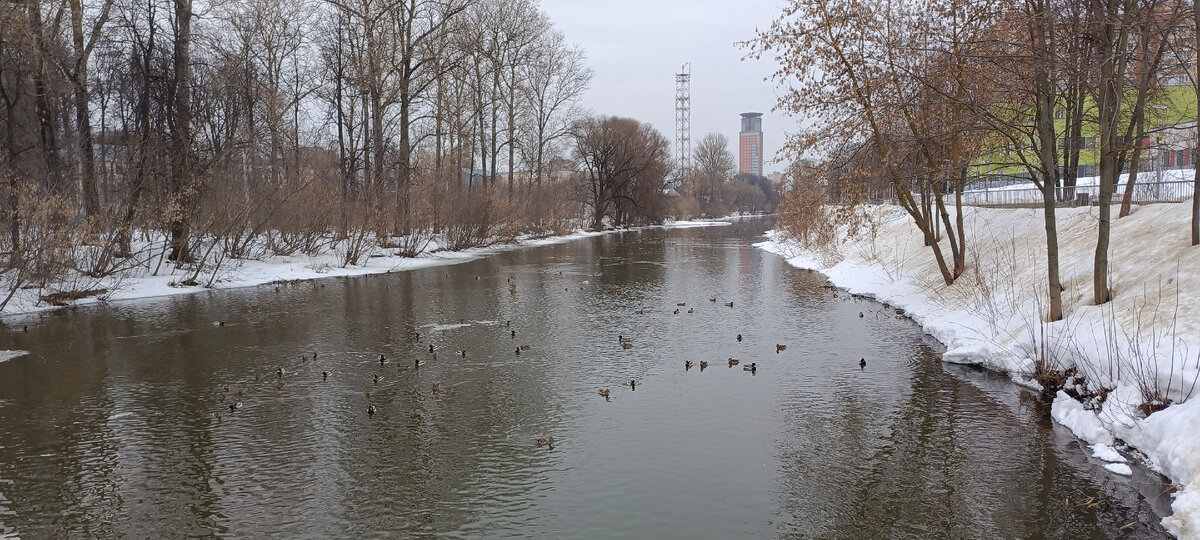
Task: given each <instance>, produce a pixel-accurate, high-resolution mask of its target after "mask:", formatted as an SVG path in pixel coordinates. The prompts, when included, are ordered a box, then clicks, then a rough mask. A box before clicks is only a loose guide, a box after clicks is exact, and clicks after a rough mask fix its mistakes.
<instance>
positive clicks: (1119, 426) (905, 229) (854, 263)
mask: <svg viewBox="0 0 1200 540" xmlns="http://www.w3.org/2000/svg"><path fill="white" fill-rule="evenodd" d="M1158 206H1160V207H1162V208H1159V209H1157V210H1150V211H1144V210H1145V209H1138V212H1136V213H1135V215H1134V216H1138V215H1139V214H1140V215H1141V216H1142V218H1141V219H1139V218H1137V217H1131V218H1126V220H1123V221H1125V223H1122V225H1124V226H1126V227H1142V228H1146V229H1157V231H1156V233H1155V234H1157V235H1158V236H1159V237H1166V236H1167V235H1171V234H1179V235H1180V237H1181V238H1184V237H1185V235H1186V229H1185V227H1186V225H1187V216H1185V215H1183V214H1185V213H1186V212H1187V211H1190V210H1189V209H1188V206H1189V205H1188V204H1186V203H1184V204H1172V205H1158ZM1172 207H1173V208H1172ZM1164 209H1165V210H1164ZM872 212H873V214H874V215H875V216H877V217H879V216H882V217H881V218H880V219H878V221H877V222H876V225H877V228H876V233H875V235H874V236H873V237H871V238H870V239H862V238H858V239H846V240H844V242H843V244H842V245H840V246H839V247H838V248H837V249H836V253H831V252H828V251H822V252H820V253H818V252H813V251H810V250H807V249H804V248H802V247H800V246H799V245H797V244H796V243H795V242H791V241H788V240H786V239H785V238H783V236H782V235H781V233H780V232H779V231H778V230H776V231H769V232H768V233H767V234H766V240H765V241H763V242H759V243H756V244H755V247H758V248H760V249H763V250H764V251H767V252H770V253H775V254H777V255H780V256H781V257H783V258H784V259H785V260H786V261H787V262H788V264H790V265H791V266H794V267H797V268H801V269H806V270H811V271H816V272H819V273H821V274H823V275H824V276H825V277H826V278H827V279H828V280H829V281H830V283H831V284H832V285H833V286H835V287H837V288H839V289H844V290H846V291H847V292H849V293H851V294H854V295H858V296H863V297H869V298H873V299H874V300H876V301H878V302H880V303H882V304H884V306H885V307H889V309H888V311H890V310H891V309H895V310H896V311H895V312H896V313H898V314H903V315H904V316H907V317H909V318H911V319H912V320H914V321H915V322H916V323H917V324H918V325H919V326H920V327H921V328H922V330H923V331H925V332H926V333H927V334H929V335H930V336H932V337H934V338H935V339H938V340H939V341H940V342H941V343H942V344H944V345H945V346H946V352H945V353H944V355H943V361H946V362H952V363H962V364H972V365H977V366H980V367H983V368H986V369H989V370H992V371H996V372H1000V373H1004V374H1006V375H1008V376H1009V377H1010V378H1011V379H1012V380H1013V381H1014V382H1015V383H1016V384H1019V385H1022V386H1027V387H1031V388H1034V389H1037V390H1040V389H1041V386H1040V385H1039V384H1038V383H1037V382H1036V381H1034V380H1032V379H1031V378H1029V377H1027V376H1025V374H1026V373H1029V372H1030V371H1031V369H1029V368H1030V367H1031V365H1032V363H1033V361H1032V359H1030V358H1028V353H1027V352H1026V351H1024V350H1022V349H1023V348H1027V347H1028V345H1027V344H1023V343H1020V342H1019V341H1020V340H1019V339H1017V338H1016V337H1015V336H1014V335H1013V333H1011V332H1010V335H1009V339H998V338H997V335H998V332H997V328H996V320H995V319H994V317H995V314H991V317H993V319H992V320H986V318H985V317H979V316H972V314H969V313H964V312H963V311H964V309H969V308H965V307H964V306H969V305H971V302H970V301H969V300H964V298H965V297H970V296H971V293H970V292H969V291H962V290H959V291H957V293H948V292H947V291H948V290H953V289H955V288H956V287H957V288H958V289H970V287H958V283H956V285H953V286H949V287H947V286H945V285H944V284H942V283H941V282H940V276H936V275H933V276H931V275H930V274H931V272H930V266H932V259H933V257H932V255H931V253H930V252H929V249H928V248H925V247H922V246H921V245H920V242H919V238H920V236H919V235H918V234H914V231H915V226H913V225H912V224H911V219H909V218H908V216H907V215H906V214H905V213H904V212H903V211H902V210H900V209H899V208H897V207H886V206H884V207H877V208H875V209H873V210H872ZM965 213H966V214H968V215H969V216H970V217H969V218H968V222H970V223H972V224H975V223H976V222H981V223H982V226H979V227H970V228H971V229H975V230H971V231H969V232H968V239H972V238H975V239H976V240H977V241H978V237H975V236H973V233H975V232H977V231H983V230H999V231H1001V234H1005V233H1011V234H1012V237H1013V239H1012V244H1013V246H1014V248H1013V251H1014V253H1016V252H1018V251H1019V249H1020V248H1017V247H1016V246H1017V244H1018V241H1017V240H1016V238H1017V237H1018V236H1020V237H1023V238H1026V239H1027V238H1028V237H1031V236H1033V237H1036V236H1037V235H1038V234H1040V235H1041V243H1040V246H1041V249H1042V250H1043V251H1041V253H1042V258H1043V259H1044V247H1045V240H1044V229H1041V228H1040V227H1041V223H1040V216H1038V215H1037V214H1036V213H1035V212H1034V211H1028V212H1027V211H1015V210H1002V209H976V208H972V209H968V210H967V212H965ZM1002 213H1010V214H1020V219H1016V220H1011V219H1008V220H1006V219H996V217H997V215H999V214H1002ZM1164 213H1165V214H1168V215H1169V217H1172V218H1180V219H1173V220H1163V219H1162V218H1163V217H1164V216H1163V214H1164ZM1175 214H1179V215H1175ZM1008 217H1011V215H1010V216H1008ZM1063 217H1064V218H1065V219H1064V221H1067V222H1068V223H1070V224H1071V225H1072V226H1087V225H1088V224H1089V223H1092V222H1093V219H1092V218H1093V217H1094V216H1092V215H1090V213H1089V210H1087V209H1081V210H1077V211H1074V212H1067V215H1066V216H1063ZM981 218H982V219H981ZM1172 222H1173V223H1176V224H1178V225H1179V226H1178V227H1174V228H1178V229H1179V231H1175V230H1174V228H1169V227H1163V225H1164V223H1172ZM997 224H1000V225H1001V226H999V227H997V226H996V225H997ZM1021 228H1025V229H1027V230H1024V231H1022V230H1020V229H1021ZM1164 228H1168V229H1170V230H1163V229H1164ZM1063 229H1066V231H1070V230H1071V227H1063ZM1092 230H1094V229H1092ZM1063 232H1064V231H1060V238H1062V237H1063V236H1062V235H1063ZM1116 234H1117V233H1115V232H1114V235H1116ZM914 238H915V239H917V241H916V244H915V246H914V245H913V244H912V240H913V239H914ZM1028 243H1029V244H1031V245H1032V247H1033V248H1034V249H1036V248H1037V245H1038V243H1037V242H1036V241H1034V242H1028ZM879 245H883V246H887V248H886V249H883V250H881V249H880V248H879ZM976 245H977V246H984V245H987V244H985V243H984V242H978V243H977V244H976ZM1093 246H1094V238H1093ZM1022 247H1025V246H1022ZM1194 250H1195V249H1194V248H1193V251H1194ZM881 251H882V252H884V253H882V254H881ZM1063 251H1064V255H1063V256H1062V259H1063V264H1062V266H1063V269H1064V272H1063V273H1064V276H1063V278H1064V279H1063V282H1064V283H1066V284H1068V286H1070V284H1076V285H1078V282H1079V281H1080V280H1081V279H1082V277H1081V276H1079V275H1070V274H1082V273H1087V274H1088V275H1087V276H1086V278H1087V279H1088V280H1090V266H1088V265H1087V264H1086V262H1087V261H1076V260H1072V257H1071V255H1072V254H1071V253H1070V250H1063ZM1082 251H1085V252H1086V250H1082ZM1036 254H1037V253H1036V252H1034V253H1032V254H1025V255H1036ZM1021 256H1022V255H1017V257H1021ZM1194 256H1195V253H1192V254H1191V255H1190V257H1194ZM922 258H923V259H922ZM1131 258H1133V259H1135V260H1136V259H1137V257H1131ZM926 259H928V260H927V261H926ZM1030 260H1031V259H1028V258H1026V259H1024V261H1023V262H1024V263H1026V264H1028V262H1029V261H1030ZM1043 262H1044V261H1043ZM1167 262H1176V263H1182V262H1185V261H1180V260H1176V261H1163V260H1158V261H1155V260H1152V259H1151V260H1146V259H1141V260H1139V261H1138V264H1140V265H1144V266H1150V265H1153V264H1155V263H1167ZM1028 266H1030V267H1033V272H1032V273H1034V274H1035V275H1036V267H1037V266H1038V265H1037V264H1029V265H1028ZM1114 266H1115V268H1114V273H1115V274H1117V273H1119V274H1121V276H1122V277H1123V278H1129V277H1132V276H1134V275H1137V273H1136V272H1130V271H1128V270H1129V269H1128V268H1121V267H1119V265H1114ZM1041 268H1044V264H1043V265H1042V267H1041ZM1027 270H1028V269H1027ZM1146 274H1151V272H1146ZM1139 277H1140V276H1139ZM1176 277H1177V278H1179V280H1180V281H1181V282H1182V281H1184V279H1188V280H1189V283H1188V288H1189V291H1188V294H1186V295H1179V293H1178V292H1176V302H1177V303H1179V302H1182V301H1186V300H1187V299H1188V298H1190V297H1192V296H1194V295H1195V294H1194V293H1195V292H1196V291H1195V290H1194V289H1196V288H1197V283H1196V280H1195V279H1194V276H1191V275H1187V276H1184V277H1180V276H1179V271H1178V270H1176ZM1009 278H1010V279H1016V278H1015V276H1009ZM960 279H961V278H960ZM1145 279H1147V280H1148V279H1149V277H1147V278H1145ZM1089 282H1090V281H1089ZM1033 283H1038V282H1037V281H1033ZM1168 283H1170V281H1168ZM992 285H994V286H1002V285H1003V284H998V283H993V284H992ZM1180 286H1183V285H1182V284H1181V285H1180ZM1131 288H1133V287H1130V286H1126V287H1125V290H1127V291H1128V290H1130V289H1131ZM1000 303H1003V302H1000ZM976 305H977V304H976ZM1014 305H1015V304H1014ZM1110 309H1117V308H1110ZM1097 313H1099V317H1097V315H1096V314H1097ZM975 315H977V314H975ZM1008 315H1009V316H1008V319H1007V321H1008V322H1009V324H1010V326H1011V325H1012V321H1013V320H1019V319H1020V318H1021V316H1024V315H1025V314H1016V313H1010V314H1008ZM1104 316H1105V313H1104V310H1103V309H1101V308H1096V307H1094V306H1092V307H1091V309H1085V308H1082V307H1077V308H1076V309H1075V313H1068V315H1067V318H1066V319H1065V320H1064V321H1063V322H1062V323H1054V324H1057V325H1059V326H1060V327H1061V328H1060V329H1059V333H1061V332H1062V329H1066V332H1068V333H1072V332H1079V333H1084V331H1085V330H1088V329H1089V328H1087V327H1088V326H1089V325H1093V324H1095V322H1096V321H1094V320H1088V319H1097V318H1099V324H1104V323H1105V321H1104ZM1115 317H1116V316H1115V315H1114V318H1115ZM1198 323H1200V321H1191V320H1188V321H1184V324H1183V325H1182V326H1183V328H1184V329H1185V333H1184V334H1183V335H1188V334H1187V333H1186V329H1188V328H1194V325H1196V324H1198ZM1018 324H1019V323H1018ZM989 326H990V327H989ZM1000 326H1001V327H1003V326H1004V324H1003V323H1001V325H1000ZM1049 326H1050V325H1041V326H1040V328H1038V329H1037V330H1038V331H1042V332H1047V331H1048V332H1049V333H1054V332H1055V331H1054V329H1053V328H1049V329H1048V328H1047V327H1049ZM1090 330H1092V331H1093V332H1092V338H1093V342H1092V346H1094V347H1102V346H1103V344H1102V343H1101V344H1096V343H1095V339H1096V338H1095V336H1096V333H1095V328H1094V327H1093V328H1090ZM1173 330H1174V329H1172V331H1173ZM1027 331H1030V332H1032V331H1033V330H1027ZM1003 332H1004V330H1003V328H1002V330H1001V332H999V333H1003ZM1082 348H1083V349H1084V350H1085V352H1087V351H1086V349H1087V348H1088V347H1082ZM1100 356H1103V355H1102V354H1095V355H1094V356H1093V357H1092V358H1091V362H1092V363H1093V364H1094V365H1093V366H1092V368H1093V369H1091V370H1090V371H1091V372H1098V371H1099V370H1098V367H1099V366H1100V364H1101V361H1100V360H1099V358H1098V357H1100ZM1074 361H1075V362H1076V363H1080V362H1084V363H1086V362H1088V361H1089V360H1088V358H1087V355H1086V354H1085V355H1084V357H1083V358H1076V359H1075V360H1074ZM1110 366H1111V364H1110ZM1083 369H1086V368H1083ZM1112 384H1113V385H1114V386H1115V387H1116V388H1115V389H1114V391H1113V392H1112V395H1111V396H1110V397H1109V402H1108V403H1106V404H1105V407H1106V410H1103V411H1102V414H1097V412H1096V411H1094V410H1090V409H1086V408H1085V407H1084V405H1083V404H1081V403H1080V402H1079V401H1077V400H1075V399H1073V398H1071V397H1070V396H1068V395H1067V394H1066V393H1064V392H1062V391H1059V392H1058V395H1057V397H1056V399H1055V400H1054V402H1053V404H1052V407H1051V411H1052V413H1051V415H1052V417H1053V419H1054V421H1055V422H1056V423H1059V424H1060V425H1063V426H1065V427H1067V428H1069V429H1070V430H1071V431H1072V432H1073V433H1074V434H1075V435H1076V437H1078V438H1079V439H1081V440H1083V441H1084V442H1086V443H1088V444H1089V445H1091V448H1092V451H1093V454H1094V456H1095V457H1096V458H1098V459H1100V460H1103V461H1105V462H1108V463H1106V464H1105V465H1103V466H1104V468H1105V469H1106V470H1108V471H1109V472H1111V473H1113V474H1123V475H1128V474H1129V469H1128V466H1127V465H1125V464H1124V463H1121V461H1123V458H1122V457H1121V456H1120V455H1119V454H1117V453H1116V452H1114V451H1113V446H1120V447H1123V448H1125V449H1126V450H1127V451H1128V450H1134V451H1136V452H1135V453H1140V454H1141V455H1140V456H1139V457H1140V458H1141V461H1142V462H1143V463H1144V464H1146V465H1147V466H1149V467H1150V468H1151V469H1153V470H1155V471H1157V472H1159V473H1161V474H1163V475H1164V476H1166V477H1168V478H1170V479H1171V481H1172V482H1173V483H1175V484H1176V485H1178V486H1179V489H1178V490H1177V491H1176V493H1175V494H1174V499H1173V501H1172V504H1171V509H1172V512H1173V514H1172V515H1170V516H1167V517H1164V518H1163V520H1162V525H1163V526H1164V527H1165V528H1166V530H1167V531H1168V532H1170V533H1171V534H1174V535H1175V536H1177V537H1179V538H1182V539H1185V540H1186V539H1197V538H1200V492H1198V490H1197V488H1198V487H1200V486H1198V485H1197V483H1198V481H1200V478H1198V475H1197V471H1200V407H1198V406H1197V403H1198V402H1200V397H1197V398H1196V399H1191V400H1188V401H1186V402H1184V403H1181V404H1175V405H1170V406H1168V407H1166V408H1165V409H1163V410H1161V411H1158V412H1154V413H1153V414H1151V415H1150V416H1147V417H1144V418H1142V417H1140V416H1139V415H1137V414H1136V413H1135V412H1134V411H1135V410H1136V404H1135V402H1139V403H1140V400H1139V399H1137V398H1136V397H1134V396H1136V395H1137V389H1136V388H1134V387H1133V386H1134V384H1133V383H1132V382H1131V381H1127V380H1116V381H1113V383H1112ZM1122 409H1123V410H1122Z"/></svg>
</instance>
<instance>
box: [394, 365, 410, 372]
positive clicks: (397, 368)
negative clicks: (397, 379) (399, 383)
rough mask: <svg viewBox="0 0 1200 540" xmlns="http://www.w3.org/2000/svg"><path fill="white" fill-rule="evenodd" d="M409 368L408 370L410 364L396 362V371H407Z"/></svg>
mask: <svg viewBox="0 0 1200 540" xmlns="http://www.w3.org/2000/svg"><path fill="white" fill-rule="evenodd" d="M407 370H408V366H404V365H400V364H396V371H407Z"/></svg>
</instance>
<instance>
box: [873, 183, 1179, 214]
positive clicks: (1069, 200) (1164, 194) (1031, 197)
mask: <svg viewBox="0 0 1200 540" xmlns="http://www.w3.org/2000/svg"><path fill="white" fill-rule="evenodd" d="M1126 189H1127V186H1126V185H1125V184H1119V185H1117V187H1116V191H1115V192H1114V193H1113V203H1114V204H1120V203H1121V201H1122V200H1123V199H1124V197H1125V191H1126ZM1056 191H1057V194H1056V198H1057V199H1058V206H1089V205H1095V204H1096V203H1097V200H1098V198H1099V196H1100V186H1097V185H1084V186H1076V187H1073V188H1057V190H1056ZM1193 193H1194V183H1193V181H1192V180H1171V181H1164V182H1141V181H1139V182H1137V183H1135V184H1134V185H1133V197H1132V203H1133V204H1139V205H1140V204H1154V203H1172V202H1184V201H1187V200H1189V199H1191V198H1192V194H1193ZM868 200H869V201H870V202H872V203H877V204H878V203H883V204H897V201H896V194H895V192H894V191H893V188H891V187H890V186H889V188H888V190H887V191H886V192H883V193H878V194H876V195H875V196H873V197H868ZM945 202H946V205H947V206H952V205H954V194H952V193H949V194H946V195H945ZM963 204H964V205H967V206H990V207H1012V208H1033V207H1041V206H1042V191H1041V190H1040V189H1037V188H1035V187H1032V186H1030V185H1029V184H1028V183H1024V184H1021V185H1007V186H1003V187H996V188H993V187H991V186H987V185H985V187H983V188H982V189H980V188H973V189H968V190H966V191H963Z"/></svg>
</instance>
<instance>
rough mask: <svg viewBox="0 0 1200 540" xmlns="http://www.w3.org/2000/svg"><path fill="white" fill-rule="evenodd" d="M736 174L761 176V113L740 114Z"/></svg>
mask: <svg viewBox="0 0 1200 540" xmlns="http://www.w3.org/2000/svg"><path fill="white" fill-rule="evenodd" d="M738 174H753V175H754V176H762V175H763V132H762V113H756V112H748V113H742V131H741V132H740V133H739V134H738Z"/></svg>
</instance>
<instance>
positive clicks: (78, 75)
mask: <svg viewBox="0 0 1200 540" xmlns="http://www.w3.org/2000/svg"><path fill="white" fill-rule="evenodd" d="M68 4H69V5H70V7H71V45H72V48H73V49H74V52H75V70H74V73H72V74H71V83H72V84H73V85H74V86H75V123H76V125H77V126H78V128H79V161H80V168H81V171H80V172H81V176H80V179H79V184H80V186H79V187H80V192H81V194H82V196H83V213H84V214H85V215H87V216H88V217H95V216H97V215H98V214H99V212H100V195H99V193H98V192H97V190H96V151H95V148H94V147H93V146H92V114H91V111H90V110H89V107H90V95H89V90H88V56H89V51H88V50H87V46H86V45H85V40H84V35H83V5H82V3H81V1H80V0H69V1H68ZM111 5H112V4H111V2H110V3H108V4H106V7H105V10H104V13H103V14H102V15H101V17H102V19H101V24H103V20H104V19H106V18H107V16H108V9H107V7H108V6H111Z"/></svg>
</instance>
